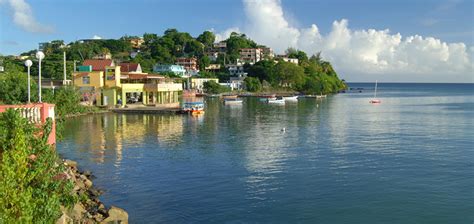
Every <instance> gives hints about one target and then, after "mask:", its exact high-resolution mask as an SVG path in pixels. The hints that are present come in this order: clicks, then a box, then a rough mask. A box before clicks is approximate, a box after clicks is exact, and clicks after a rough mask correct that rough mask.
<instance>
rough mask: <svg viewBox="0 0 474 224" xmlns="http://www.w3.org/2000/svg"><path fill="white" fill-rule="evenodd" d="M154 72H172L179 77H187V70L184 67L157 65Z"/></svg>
mask: <svg viewBox="0 0 474 224" xmlns="http://www.w3.org/2000/svg"><path fill="white" fill-rule="evenodd" d="M153 72H157V73H164V72H172V73H174V74H175V75H179V76H181V77H185V76H186V69H185V68H184V66H182V65H162V64H157V65H155V66H153Z"/></svg>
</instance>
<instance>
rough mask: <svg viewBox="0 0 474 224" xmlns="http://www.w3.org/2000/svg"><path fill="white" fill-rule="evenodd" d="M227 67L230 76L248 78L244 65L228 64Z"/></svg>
mask: <svg viewBox="0 0 474 224" xmlns="http://www.w3.org/2000/svg"><path fill="white" fill-rule="evenodd" d="M225 67H226V68H227V70H228V71H229V74H230V76H237V77H243V76H247V73H246V72H245V71H244V65H243V64H242V63H236V64H228V65H226V66H225Z"/></svg>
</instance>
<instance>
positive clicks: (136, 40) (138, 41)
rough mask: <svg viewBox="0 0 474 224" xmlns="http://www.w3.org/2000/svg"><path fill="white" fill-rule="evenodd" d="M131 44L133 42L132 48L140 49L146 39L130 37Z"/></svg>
mask: <svg viewBox="0 0 474 224" xmlns="http://www.w3.org/2000/svg"><path fill="white" fill-rule="evenodd" d="M129 41H130V44H132V48H134V49H139V48H140V47H141V46H142V44H143V43H145V40H143V37H137V38H130V40H129Z"/></svg>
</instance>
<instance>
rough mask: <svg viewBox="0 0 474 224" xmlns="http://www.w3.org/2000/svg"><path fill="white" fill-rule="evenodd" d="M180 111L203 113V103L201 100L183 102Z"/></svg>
mask: <svg viewBox="0 0 474 224" xmlns="http://www.w3.org/2000/svg"><path fill="white" fill-rule="evenodd" d="M181 112H183V113H190V114H203V113H204V103H203V102H187V103H184V106H183V108H182V109H181Z"/></svg>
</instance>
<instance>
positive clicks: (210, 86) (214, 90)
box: [203, 81, 229, 94]
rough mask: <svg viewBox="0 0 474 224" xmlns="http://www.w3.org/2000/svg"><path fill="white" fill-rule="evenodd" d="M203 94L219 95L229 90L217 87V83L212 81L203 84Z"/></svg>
mask: <svg viewBox="0 0 474 224" xmlns="http://www.w3.org/2000/svg"><path fill="white" fill-rule="evenodd" d="M203 89H204V92H206V93H210V94H219V93H223V92H226V91H228V90H229V89H228V88H226V87H224V86H221V85H219V83H217V82H214V81H207V82H205V83H204V84H203Z"/></svg>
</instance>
